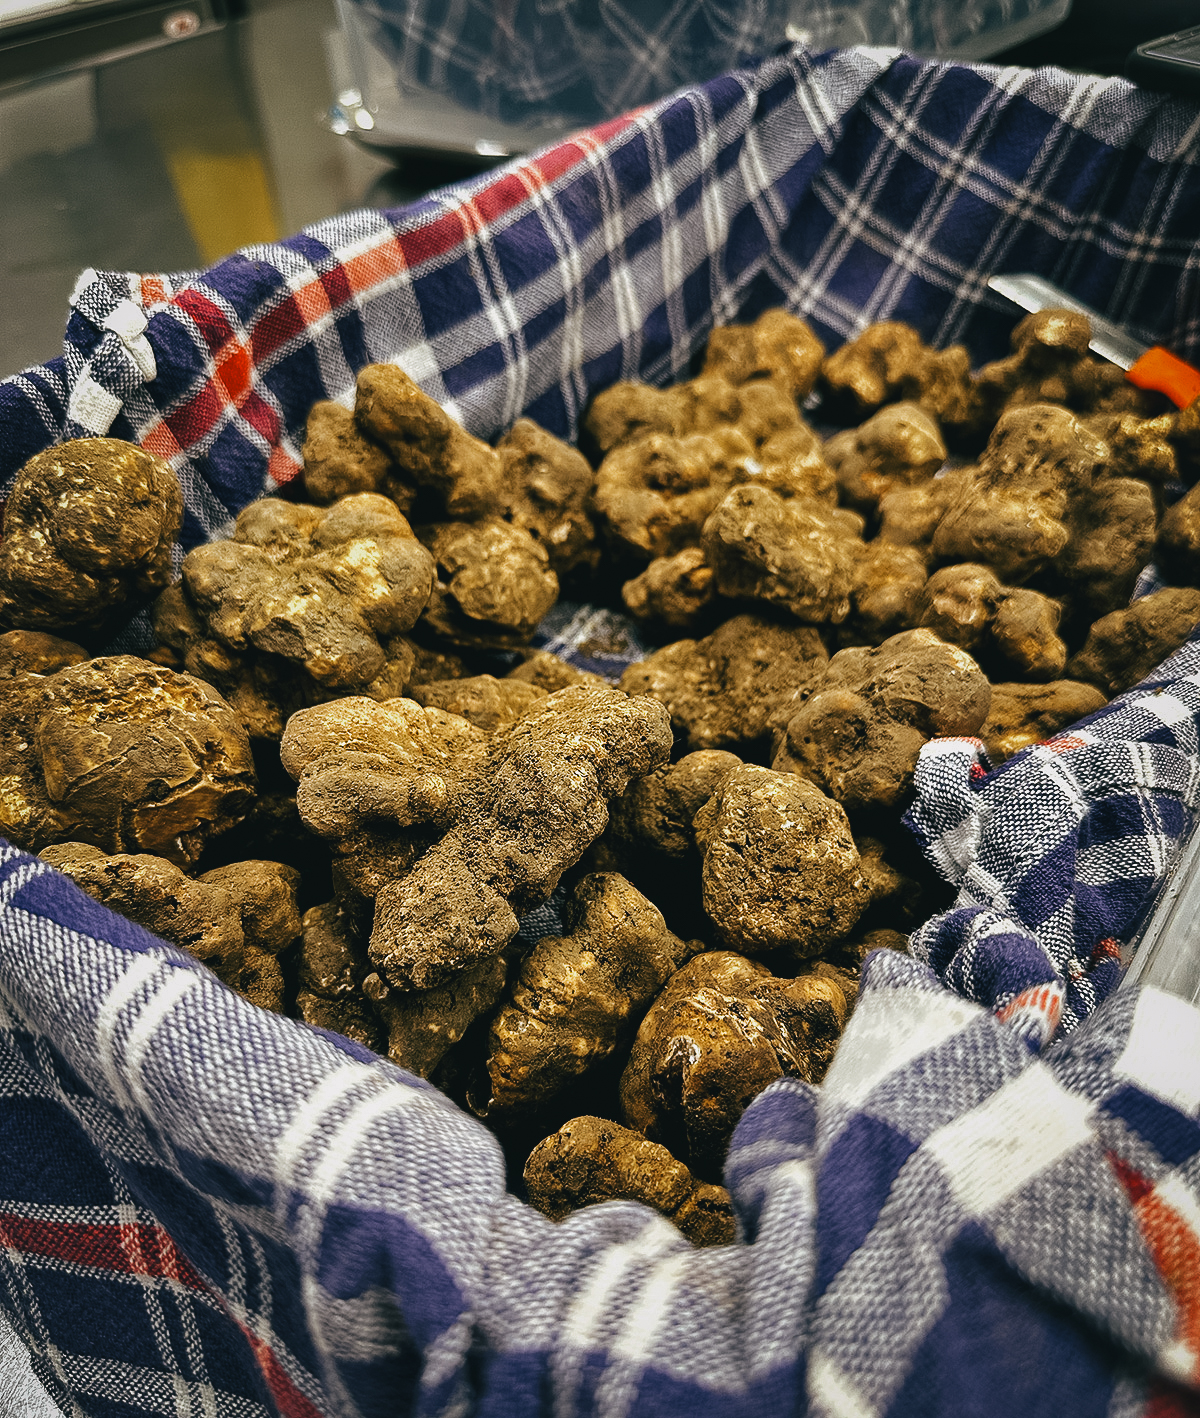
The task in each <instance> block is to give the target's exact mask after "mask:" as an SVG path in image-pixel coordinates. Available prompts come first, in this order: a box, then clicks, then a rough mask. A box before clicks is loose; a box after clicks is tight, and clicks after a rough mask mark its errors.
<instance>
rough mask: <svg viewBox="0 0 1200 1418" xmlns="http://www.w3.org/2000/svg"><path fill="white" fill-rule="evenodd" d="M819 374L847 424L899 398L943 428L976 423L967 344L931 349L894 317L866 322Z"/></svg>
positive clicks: (962, 427)
mask: <svg viewBox="0 0 1200 1418" xmlns="http://www.w3.org/2000/svg"><path fill="white" fill-rule="evenodd" d="M821 377H822V380H823V382H824V384H825V387H826V389H827V391H828V393H829V395H830V397H831V400H832V402H833V403H834V404H835V405H836V406H837V407H839V408H841V409H842V410H844V411H845V412H846V413H847V414H848V415H849V419H848V421H850V422H853V421H857V420H858V419H862V418H863V417H865V416H866V415H867V414H870V413H873V412H874V411H875V410H876V409H878V408H879V407H880V405H881V404H892V403H896V402H897V401H899V400H906V401H910V402H913V403H918V404H920V405H921V407H922V408H924V409H926V410H928V412H929V413H931V414H932V415H933V416H934V418H936V419H937V420H938V422H939V424H940V425H941V426H942V428H944V429H947V430H954V431H956V432H958V431H962V432H964V433H970V432H971V431H973V429H974V428H975V426H976V425H977V424H978V421H979V417H980V408H979V399H978V396H977V394H976V392H975V388H974V385H973V384H972V381H971V360H970V356H969V355H968V353H967V351H966V349H965V347H964V346H962V345H951V346H950V347H949V349H945V350H935V349H931V348H930V347H929V346H928V345H926V344H925V343H924V341H923V340H922V339H921V337H920V335H919V334H918V333H917V332H916V330H914V329H913V327H912V326H911V325H905V324H903V323H902V322H900V321H898V320H880V321H877V322H876V323H874V324H872V325H868V326H867V328H866V329H865V330H863V332H862V333H861V334H860V335H858V336H856V337H855V338H854V339H853V340H848V341H847V342H846V343H845V344H844V345H843V346H842V347H841V349H838V350H835V351H834V352H833V354H831V355H828V356H827V357H826V359H825V363H824V365H823V366H822V369H821Z"/></svg>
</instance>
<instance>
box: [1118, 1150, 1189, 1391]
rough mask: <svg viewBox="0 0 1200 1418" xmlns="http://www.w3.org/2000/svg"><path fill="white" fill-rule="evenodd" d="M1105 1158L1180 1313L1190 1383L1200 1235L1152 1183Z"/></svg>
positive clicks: (1135, 1172) (1136, 1172) (1180, 1333)
mask: <svg viewBox="0 0 1200 1418" xmlns="http://www.w3.org/2000/svg"><path fill="white" fill-rule="evenodd" d="M1108 1160H1109V1162H1110V1163H1111V1165H1112V1168H1113V1170H1114V1171H1115V1172H1116V1174H1117V1177H1118V1178H1119V1180H1120V1182H1121V1185H1122V1186H1123V1187H1124V1188H1125V1191H1126V1193H1127V1194H1128V1196H1129V1199H1130V1200H1131V1201H1132V1202H1133V1209H1134V1212H1135V1213H1136V1214H1137V1219H1138V1225H1139V1226H1140V1227H1141V1231H1142V1236H1143V1237H1144V1239H1145V1241H1146V1245H1147V1247H1148V1249H1149V1251H1150V1254H1151V1256H1152V1257H1153V1259H1154V1264H1155V1267H1156V1269H1157V1270H1158V1273H1159V1274H1160V1275H1161V1276H1162V1279H1163V1284H1164V1285H1165V1286H1166V1287H1167V1289H1168V1290H1169V1291H1170V1293H1171V1298H1172V1299H1173V1300H1174V1301H1175V1306H1176V1310H1177V1312H1178V1315H1179V1324H1178V1330H1177V1338H1178V1339H1180V1340H1182V1342H1183V1344H1184V1345H1185V1346H1186V1347H1187V1349H1188V1351H1189V1352H1190V1354H1191V1356H1192V1372H1191V1374H1190V1375H1189V1378H1190V1379H1191V1380H1192V1382H1196V1381H1197V1380H1200V1235H1197V1233H1196V1230H1195V1228H1194V1227H1193V1226H1192V1225H1191V1224H1190V1223H1189V1222H1188V1220H1187V1218H1186V1217H1184V1216H1181V1215H1180V1213H1179V1212H1178V1211H1177V1210H1176V1209H1175V1208H1174V1207H1173V1206H1172V1205H1171V1204H1170V1202H1169V1201H1168V1200H1167V1199H1166V1197H1164V1196H1163V1195H1162V1193H1161V1191H1160V1190H1159V1188H1158V1186H1157V1184H1155V1183H1152V1182H1150V1181H1149V1180H1148V1179H1147V1178H1146V1177H1143V1176H1142V1174H1141V1173H1140V1172H1138V1171H1136V1170H1135V1169H1134V1168H1133V1167H1131V1166H1130V1165H1129V1164H1128V1163H1127V1162H1123V1161H1122V1160H1121V1159H1120V1158H1119V1157H1116V1156H1114V1154H1112V1153H1111V1152H1110V1153H1109V1154H1108Z"/></svg>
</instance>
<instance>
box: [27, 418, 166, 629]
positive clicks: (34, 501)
mask: <svg viewBox="0 0 1200 1418" xmlns="http://www.w3.org/2000/svg"><path fill="white" fill-rule="evenodd" d="M182 520H183V493H182V492H181V491H180V488H179V481H178V479H177V478H176V476H175V474H174V473H173V472H172V471H171V468H170V467H169V465H168V464H166V463H164V462H163V460H162V459H161V458H156V457H155V456H154V455H153V454H152V453H146V452H145V451H143V450H142V449H141V448H138V447H136V446H135V445H134V444H132V443H124V442H122V441H121V440H120V439H117V438H77V439H72V440H70V441H69V442H67V443H61V444H59V445H58V446H57V447H54V448H47V449H46V450H45V452H42V453H38V454H36V455H35V456H34V457H32V458H31V459H30V460H29V462H27V463H26V464H25V466H24V467H23V468H22V469H21V471H20V472H19V473H18V474H17V478H16V481H15V482H14V483H13V486H12V490H11V491H10V492H9V494H8V502H7V504H6V506H5V508H4V540H3V542H0V626H12V627H16V628H17V629H27V630H45V631H52V632H58V631H70V632H71V633H72V635H73V636H74V637H75V638H78V637H80V636H84V637H87V636H92V635H100V634H102V633H103V632H104V631H106V630H107V631H108V632H110V633H111V631H112V630H113V629H114V628H115V627H116V625H117V624H118V623H119V621H120V619H121V618H122V617H125V618H127V617H128V616H129V615H130V614H131V613H132V612H133V611H135V610H137V609H138V607H139V606H141V605H144V604H145V603H146V602H147V601H149V600H151V599H152V598H153V597H154V596H155V595H156V594H157V593H158V592H159V591H160V590H162V588H163V587H164V586H166V585H167V583H168V582H169V581H170V580H171V547H172V544H173V543H174V541H175V538H176V537H177V536H178V534H179V528H180V525H181V523H182Z"/></svg>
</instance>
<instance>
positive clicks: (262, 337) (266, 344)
mask: <svg viewBox="0 0 1200 1418" xmlns="http://www.w3.org/2000/svg"><path fill="white" fill-rule="evenodd" d="M304 329H305V323H304V314H303V312H302V311H301V309H300V307H299V305H297V303H296V298H295V297H294V296H290V295H289V296H288V298H287V299H286V300H285V301H283V302H282V303H281V304H279V305H277V306H276V307H275V309H274V310H268V311H267V313H266V314H265V315H264V316H263V317H262V319H261V320H259V321H258V322H257V323H256V324H255V326H254V329H253V331H252V332H251V335H250V347H251V349H252V350H253V351H254V360H255V363H256V364H261V363H262V362H263V361H264V360H265V359H267V358H269V357H270V356H271V355H273V354H274V353H275V351H276V350H277V349H279V347H280V346H281V345H286V344H287V342H288V341H289V340H294V339H295V338H296V336H297V335H299V334H302V333H303V331H304Z"/></svg>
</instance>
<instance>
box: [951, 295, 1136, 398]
mask: <svg viewBox="0 0 1200 1418" xmlns="http://www.w3.org/2000/svg"><path fill="white" fill-rule="evenodd" d="M1091 338H1092V328H1091V322H1090V321H1089V320H1088V318H1087V316H1086V315H1082V314H1080V313H1079V312H1078V311H1074V310H1055V309H1049V310H1039V311H1035V312H1034V313H1033V314H1032V315H1026V316H1025V318H1024V319H1023V320H1021V321H1019V322H1018V323H1017V326H1016V328H1015V329H1014V330H1013V332H1012V348H1013V353H1012V354H1011V355H1008V356H1007V357H1006V358H1004V359H1000V360H996V361H995V362H994V363H992V364H985V365H984V367H983V368H982V369H981V370H980V371H979V375H978V378H977V380H976V389H977V391H978V396H979V399H980V402H981V404H982V407H983V408H984V410H985V411H986V413H987V415H988V417H989V418H993V419H994V418H996V416H997V415H999V414H1000V413H1002V412H1003V411H1004V410H1007V409H1012V408H1015V407H1017V406H1019V405H1021V404H1041V403H1054V404H1065V405H1066V406H1067V407H1068V408H1071V409H1074V410H1076V411H1077V412H1080V413H1088V412H1092V411H1095V410H1113V409H1130V410H1141V411H1146V410H1147V405H1148V401H1147V399H1146V396H1145V394H1144V393H1143V392H1142V391H1141V390H1139V389H1137V388H1135V387H1134V386H1133V385H1132V384H1130V383H1129V382H1128V381H1127V380H1126V379H1125V376H1124V371H1123V370H1121V369H1120V368H1119V367H1118V366H1117V365H1115V364H1113V363H1112V361H1111V360H1106V359H1098V358H1097V357H1096V356H1094V355H1091V354H1089V353H1088V344H1089V342H1090V340H1091Z"/></svg>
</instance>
